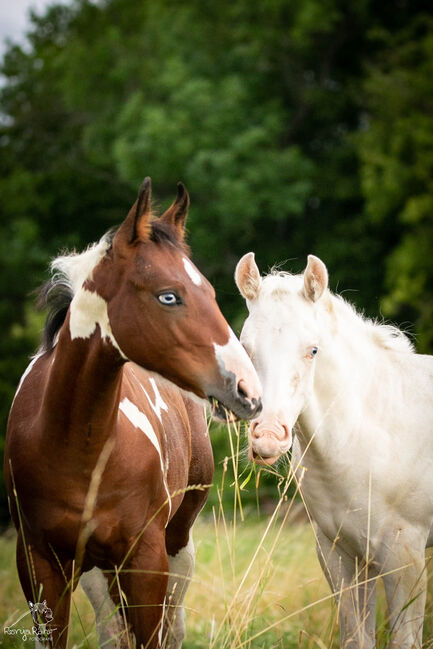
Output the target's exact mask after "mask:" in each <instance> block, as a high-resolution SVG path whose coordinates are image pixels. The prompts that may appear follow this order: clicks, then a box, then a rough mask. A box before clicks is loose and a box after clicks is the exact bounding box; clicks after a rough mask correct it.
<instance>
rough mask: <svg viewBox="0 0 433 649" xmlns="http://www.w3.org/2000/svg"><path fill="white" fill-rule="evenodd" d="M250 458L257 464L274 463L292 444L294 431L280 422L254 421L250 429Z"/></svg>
mask: <svg viewBox="0 0 433 649" xmlns="http://www.w3.org/2000/svg"><path fill="white" fill-rule="evenodd" d="M249 440H250V447H249V452H248V458H249V460H250V461H253V462H256V463H257V464H264V465H266V464H268V465H269V464H274V462H276V461H277V460H278V458H279V457H281V455H284V453H287V451H288V450H289V449H290V447H291V446H292V433H291V431H290V429H289V428H288V426H286V425H285V424H281V423H280V422H275V421H274V422H272V423H270V422H266V421H258V420H256V421H253V422H252V423H251V425H250V429H249Z"/></svg>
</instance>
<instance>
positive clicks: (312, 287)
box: [304, 255, 328, 302]
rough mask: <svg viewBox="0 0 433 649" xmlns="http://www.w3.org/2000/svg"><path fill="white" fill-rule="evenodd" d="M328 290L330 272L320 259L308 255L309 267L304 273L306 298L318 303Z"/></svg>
mask: <svg viewBox="0 0 433 649" xmlns="http://www.w3.org/2000/svg"><path fill="white" fill-rule="evenodd" d="M327 288H328V271H327V269H326V266H325V264H324V263H323V261H322V260H321V259H319V257H315V256H314V255H308V263H307V267H306V269H305V271H304V292H305V296H306V297H307V298H308V299H309V300H312V301H313V302H317V300H319V299H320V298H321V297H322V295H323V293H324V292H325V291H326V289H327Z"/></svg>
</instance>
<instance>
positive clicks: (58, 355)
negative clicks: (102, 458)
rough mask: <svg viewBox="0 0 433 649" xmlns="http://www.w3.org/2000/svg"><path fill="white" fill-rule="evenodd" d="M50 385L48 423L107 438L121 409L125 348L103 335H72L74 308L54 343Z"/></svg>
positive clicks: (64, 432)
mask: <svg viewBox="0 0 433 649" xmlns="http://www.w3.org/2000/svg"><path fill="white" fill-rule="evenodd" d="M52 353H53V357H52V359H53V360H52V363H51V367H50V370H49V378H48V381H47V384H46V387H45V390H44V396H43V413H44V419H45V426H44V428H45V429H46V430H48V431H50V430H52V431H53V433H54V434H55V435H60V436H61V437H62V438H64V439H65V440H71V438H75V437H78V438H79V439H81V440H83V439H92V440H93V441H97V440H101V441H102V440H103V439H104V438H106V437H108V436H109V434H110V431H111V430H112V428H113V426H114V424H115V422H116V419H117V413H118V405H119V397H120V387H121V380H122V365H123V363H124V362H125V361H124V359H123V358H122V357H121V355H120V353H119V351H118V350H117V349H116V348H115V347H114V346H113V345H112V344H111V342H110V341H109V340H107V338H102V337H101V329H100V327H99V325H95V330H94V332H93V333H92V334H91V335H90V336H89V337H88V338H74V339H72V338H71V331H70V314H68V316H67V318H66V320H65V322H64V324H63V327H62V329H61V330H60V335H59V340H58V342H57V345H56V347H55V349H54V351H53V352H52Z"/></svg>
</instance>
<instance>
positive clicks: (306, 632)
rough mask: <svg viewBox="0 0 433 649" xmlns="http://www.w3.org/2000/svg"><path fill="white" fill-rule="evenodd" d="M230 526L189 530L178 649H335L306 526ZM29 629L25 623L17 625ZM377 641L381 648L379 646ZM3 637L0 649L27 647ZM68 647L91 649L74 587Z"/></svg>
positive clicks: (10, 585)
mask: <svg viewBox="0 0 433 649" xmlns="http://www.w3.org/2000/svg"><path fill="white" fill-rule="evenodd" d="M245 514H246V515H245V520H244V522H241V521H237V522H236V525H234V523H233V521H232V522H231V523H228V522H224V520H220V522H219V523H218V524H216V523H215V521H214V520H212V519H211V518H210V517H209V516H207V517H202V518H201V519H200V520H199V522H198V523H197V525H196V527H195V535H194V536H195V543H196V549H197V566H196V572H195V575H194V578H193V580H192V583H191V586H190V589H189V592H188V595H187V598H186V611H187V629H188V631H187V637H186V639H185V642H184V648H185V649H241V648H243V647H245V648H246V649H252V648H254V649H256V648H257V649H259V648H262V649H271V648H275V649H292V648H293V649H294V648H295V647H296V648H302V649H307V648H311V649H313V648H314V647H318V648H320V649H323V648H324V647H327V648H331V647H338V632H337V623H336V612H335V606H334V604H333V602H332V600H331V598H330V593H329V589H328V586H327V584H326V582H325V579H324V577H323V576H322V573H321V571H320V568H319V564H318V561H317V559H316V556H315V551H314V535H313V531H312V529H311V527H310V525H309V524H308V523H304V522H294V521H291V520H290V517H289V520H287V521H285V522H283V521H282V518H281V517H279V518H278V519H275V522H274V524H273V525H272V526H271V527H269V528H268V527H267V526H268V523H269V517H264V518H262V519H261V520H258V519H257V514H256V513H255V512H254V513H251V514H248V513H245ZM14 545H15V535H14V533H13V532H9V533H7V534H5V535H4V536H3V537H1V538H0V623H1V628H2V630H3V628H4V627H5V626H7V625H8V624H11V623H13V622H14V621H16V620H17V619H18V617H19V616H20V615H21V614H23V613H25V612H26V610H27V608H26V605H25V602H24V598H23V595H22V592H21V589H20V587H19V584H18V578H17V575H16V570H15V566H14V552H15V548H14ZM380 600H381V602H380V606H379V612H378V622H379V642H378V646H384V640H383V639H384V638H385V637H386V625H385V621H384V620H385V617H384V604H383V596H381V598H380ZM432 601H433V597H431V596H430V597H429V600H428V610H427V619H426V624H425V638H426V641H425V647H431V646H433V639H432V630H433V624H432V620H433V615H432ZM21 626H22V627H23V628H31V622H30V616H29V615H28V616H27V617H25V618H24V619H23V621H22V622H21ZM381 637H382V641H381ZM31 645H32V639H31V638H29V639H28V640H27V641H26V642H23V640H22V636H20V638H19V639H17V638H16V637H13V636H9V635H1V636H0V646H1V647H5V648H17V647H29V646H31ZM69 646H70V647H71V648H72V647H74V648H77V649H78V648H81V647H82V648H88V649H95V648H96V647H97V642H96V633H95V624H94V616H93V611H92V609H91V607H90V605H89V604H88V602H87V599H86V597H85V595H84V593H83V592H82V590H81V588H80V587H79V588H78V589H77V590H76V592H75V594H74V596H73V611H72V632H71V634H70V642H69Z"/></svg>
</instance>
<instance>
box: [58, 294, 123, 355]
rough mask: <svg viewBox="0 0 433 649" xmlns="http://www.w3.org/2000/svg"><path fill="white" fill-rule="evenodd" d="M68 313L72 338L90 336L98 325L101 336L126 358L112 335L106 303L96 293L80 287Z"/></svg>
mask: <svg viewBox="0 0 433 649" xmlns="http://www.w3.org/2000/svg"><path fill="white" fill-rule="evenodd" d="M70 314H71V318H70V323H69V329H70V332H71V339H72V340H74V339H75V338H90V336H91V335H92V334H93V333H94V332H95V329H96V325H99V328H100V330H101V337H102V338H108V340H109V341H110V342H111V344H112V345H113V347H115V348H116V349H117V351H118V352H119V353H120V355H121V356H122V358H124V359H125V360H126V356H125V354H124V353H123V352H122V350H121V349H120V347H119V345H118V344H117V341H116V339H115V338H114V336H113V332H112V330H111V325H110V321H109V319H108V310H107V303H106V301H105V300H104V299H103V298H102V297H101V296H100V295H98V293H95V292H94V291H88V290H87V289H85V288H81V289H80V290H79V291H78V293H77V294H76V295H75V297H74V299H73V300H72V302H71V308H70Z"/></svg>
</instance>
